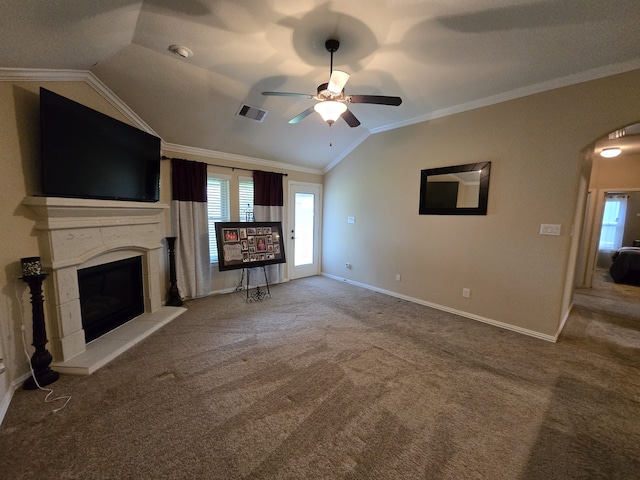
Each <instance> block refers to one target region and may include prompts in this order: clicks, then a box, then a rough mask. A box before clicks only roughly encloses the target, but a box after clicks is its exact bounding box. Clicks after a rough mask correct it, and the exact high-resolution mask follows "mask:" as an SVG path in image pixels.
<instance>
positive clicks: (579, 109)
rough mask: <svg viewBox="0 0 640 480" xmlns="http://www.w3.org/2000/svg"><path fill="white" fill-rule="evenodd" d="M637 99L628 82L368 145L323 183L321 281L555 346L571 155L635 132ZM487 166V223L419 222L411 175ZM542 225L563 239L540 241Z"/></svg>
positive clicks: (567, 253) (581, 88) (571, 202)
mask: <svg viewBox="0 0 640 480" xmlns="http://www.w3.org/2000/svg"><path fill="white" fill-rule="evenodd" d="M632 99H635V101H632ZM638 99H640V71H634V72H631V73H626V74H622V75H617V76H613V77H609V78H605V79H601V80H596V81H592V82H587V83H582V84H578V85H574V86H571V87H566V88H561V89H557V90H553V91H549V92H545V93H541V94H536V95H532V96H529V97H525V98H521V99H517V100H513V101H509V102H504V103H501V104H498V105H493V106H489V107H485V108H480V109H477V110H474V111H469V112H465V113H460V114H457V115H451V116H448V117H444V118H439V119H436V120H432V121H428V122H424V123H421V124H416V125H412V126H408V127H405V128H401V129H397V130H392V131H388V132H384V133H379V134H376V135H373V136H371V137H369V138H368V139H367V140H366V141H365V142H364V144H363V145H361V146H360V147H359V148H358V149H356V150H355V151H354V152H352V154H351V155H349V156H348V157H347V158H345V159H344V160H343V161H342V162H341V163H339V164H338V165H337V166H336V167H335V168H333V169H332V170H331V171H330V172H329V173H328V174H327V175H326V176H325V196H324V198H325V205H324V231H323V248H324V255H323V272H325V273H327V274H330V275H334V276H337V277H339V278H345V279H347V280H351V281H353V282H359V283H362V284H366V285H370V286H373V287H375V288H378V289H382V290H387V291H390V292H393V293H395V294H398V295H400V296H406V297H410V298H413V299H416V300H418V301H422V302H425V303H431V304H436V305H439V306H442V307H445V308H449V309H453V310H457V311H461V312H465V314H468V315H469V316H471V317H475V318H479V319H484V320H487V321H492V322H498V323H502V324H505V325H508V326H510V327H512V328H515V329H523V330H526V331H528V332H529V333H532V334H539V335H540V336H543V337H544V338H553V337H554V336H555V335H556V334H557V333H558V329H559V327H560V324H561V322H562V319H563V318H564V316H565V314H566V313H567V309H568V307H569V304H570V303H569V301H568V299H570V294H569V295H567V289H570V288H571V283H572V282H567V275H572V273H569V272H573V267H572V265H570V262H573V263H575V260H574V259H575V257H576V255H575V250H576V249H577V245H578V242H572V241H571V231H572V225H573V223H574V222H575V221H576V219H575V213H576V208H577V207H581V205H582V203H581V202H578V201H577V199H578V191H579V188H580V182H579V180H580V172H581V168H580V167H581V164H580V158H581V151H582V150H583V149H584V148H585V147H587V146H588V145H589V144H590V143H591V142H594V141H595V140H596V139H597V138H599V137H601V136H603V135H604V134H606V133H608V132H610V131H612V130H614V129H616V128H619V127H620V126H624V125H628V124H631V123H634V122H637V121H638V120H639V115H640V114H639V113H638V112H639V109H638V107H640V101H639V100H638ZM487 160H490V161H492V162H493V163H492V168H491V183H490V189H489V206H488V214H487V216H478V217H476V216H435V215H418V194H419V180H420V170H421V169H424V168H432V167H440V166H447V165H457V164H465V163H474V162H481V161H487ZM583 190H585V191H586V189H585V188H583ZM347 216H355V217H356V223H355V224H348V223H347ZM542 223H551V224H560V225H561V226H562V232H561V235H560V236H541V235H539V229H540V224H542ZM578 231H580V230H579V229H578ZM346 262H349V263H351V265H352V268H351V269H346V268H345V267H344V265H345V263H346ZM396 274H400V275H401V281H400V282H398V281H396V280H395V276H396ZM462 288H470V289H471V298H468V299H466V298H463V297H462V295H461V292H462ZM569 293H570V292H569Z"/></svg>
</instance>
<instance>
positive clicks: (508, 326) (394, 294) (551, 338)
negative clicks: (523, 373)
mask: <svg viewBox="0 0 640 480" xmlns="http://www.w3.org/2000/svg"><path fill="white" fill-rule="evenodd" d="M321 275H322V276H323V277H327V278H331V279H333V280H338V281H340V282H346V283H348V284H350V285H355V286H356V287H361V288H366V289H367V290H372V291H374V292H378V293H382V294H384V295H389V296H390V297H395V298H400V299H402V300H406V301H408V302H412V303H417V304H419V305H424V306H425V307H430V308H435V309H436V310H441V311H443V312H448V313H452V314H454V315H458V316H460V317H464V318H469V319H471V320H476V321H478V322H482V323H487V324H489V325H493V326H494V327H499V328H503V329H505V330H511V331H512V332H517V333H521V334H523V335H527V336H529V337H534V338H539V339H540V340H545V341H547V342H552V343H555V342H556V340H557V335H556V336H553V335H546V334H544V333H540V332H536V331H535V330H529V329H527V328H522V327H517V326H515V325H511V324H509V323H504V322H500V321H498V320H494V319H492V318H487V317H482V316H480V315H476V314H474V313H469V312H465V311H462V310H457V309H455V308H450V307H447V306H445V305H439V304H437V303H432V302H427V301H426V300H421V299H419V298H414V297H409V296H407V295H402V294H401V293H397V292H393V291H391V290H385V289H383V288H378V287H374V286H372V285H367V284H366V283H360V282H355V281H353V280H349V279H347V278H344V277H338V276H336V275H331V274H329V273H324V272H323V273H321Z"/></svg>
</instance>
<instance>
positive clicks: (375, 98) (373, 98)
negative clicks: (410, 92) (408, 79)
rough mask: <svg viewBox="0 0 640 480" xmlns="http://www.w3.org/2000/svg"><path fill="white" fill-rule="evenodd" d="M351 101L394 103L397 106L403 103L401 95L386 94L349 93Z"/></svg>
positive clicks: (348, 97)
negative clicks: (388, 95)
mask: <svg viewBox="0 0 640 480" xmlns="http://www.w3.org/2000/svg"><path fill="white" fill-rule="evenodd" d="M346 100H347V102H349V103H373V104H375V105H392V106H394V107H397V106H398V105H400V104H401V103H402V99H401V98H400V97H387V96H386V95H348V96H347V98H346Z"/></svg>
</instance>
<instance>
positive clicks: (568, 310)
mask: <svg viewBox="0 0 640 480" xmlns="http://www.w3.org/2000/svg"><path fill="white" fill-rule="evenodd" d="M571 310H573V302H571V305H569V308H568V309H567V311H566V312H564V315H563V316H562V321H561V322H560V326H559V327H558V331H557V332H556V334H555V340H554V341H555V342H557V341H558V338H559V337H560V334H561V333H562V330H564V325H565V324H566V323H567V320H569V315H571Z"/></svg>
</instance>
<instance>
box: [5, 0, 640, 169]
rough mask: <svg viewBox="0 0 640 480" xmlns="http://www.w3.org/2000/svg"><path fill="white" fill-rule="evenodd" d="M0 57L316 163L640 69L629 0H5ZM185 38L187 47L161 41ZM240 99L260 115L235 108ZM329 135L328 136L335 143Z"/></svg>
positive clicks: (637, 10)
mask: <svg viewBox="0 0 640 480" xmlns="http://www.w3.org/2000/svg"><path fill="white" fill-rule="evenodd" d="M0 5H1V8H2V17H3V28H2V29H0V39H1V40H2V42H3V45H4V46H3V48H2V49H1V50H0V67H2V68H17V69H25V68H28V69H69V70H80V71H90V72H92V73H93V74H94V75H95V76H96V77H97V78H98V79H99V80H100V81H101V82H102V83H104V84H105V85H106V86H107V87H108V88H109V89H111V90H112V91H113V92H114V93H115V94H116V95H117V96H118V97H120V98H121V99H122V100H123V101H124V102H125V103H126V104H127V105H128V106H129V107H130V108H131V109H133V110H134V111H135V112H136V113H137V114H138V115H139V116H140V117H141V118H142V119H143V120H144V121H145V122H146V123H147V124H148V125H149V126H150V127H151V128H152V129H153V130H154V131H155V132H156V133H157V134H158V135H159V136H160V137H162V139H163V140H164V141H165V142H168V143H171V144H177V145H184V146H189V147H195V148H200V149H206V150H211V151H216V152H224V153H226V154H234V155H240V156H247V157H254V158H259V159H264V160H270V161H275V162H283V163H288V164H291V165H297V166H299V167H303V168H310V169H316V170H323V169H326V168H327V166H330V165H331V164H332V163H334V162H335V161H338V160H340V159H341V158H342V157H343V156H344V155H346V154H347V153H348V152H349V151H351V150H352V149H353V148H355V147H356V146H357V145H358V144H359V143H360V142H362V141H363V140H364V139H365V138H366V137H367V136H368V135H370V134H372V133H375V132H378V131H382V130H385V129H389V128H394V127H397V126H401V125H407V124H411V123H415V122H417V121H422V120H425V119H428V118H433V117H437V116H439V115H442V114H446V113H450V112H455V111H460V110H464V109H467V108H471V107H474V106H479V105H483V104H487V103H491V102H494V101H499V100H501V99H506V98H514V97H516V96H518V95H523V94H526V93H531V92H535V91H540V90H544V89H548V88H553V87H556V86H561V85H565V84H570V83H573V82H576V81H581V80H587V79H590V78H597V77H599V76H603V75H607V74H611V73H616V72H620V71H625V70H632V69H636V68H640V42H639V41H638V38H639V34H640V2H638V0H542V1H541V0H538V1H534V0H436V1H419V0H368V1H366V2H365V1H354V0H342V1H322V0H263V1H257V0H181V1H173V0H144V1H134V0H66V1H64V2H61V1H57V2H43V1H41V0H21V1H19V2H18V1H13V0H0ZM328 38H335V39H338V40H339V41H340V48H339V49H338V51H337V52H335V54H334V65H333V66H334V69H338V70H343V71H346V72H348V73H349V74H350V75H351V77H350V79H349V81H348V83H347V85H346V94H365V95H392V96H400V97H402V100H403V101H402V104H401V105H400V106H397V107H395V106H386V105H369V104H350V105H349V109H350V110H351V112H352V113H353V114H354V115H355V116H356V117H357V118H358V119H359V120H360V122H361V125H360V126H358V127H355V128H351V127H349V125H348V124H347V123H346V122H344V121H341V120H338V121H337V122H336V123H335V124H334V125H333V126H332V127H329V126H328V125H327V124H326V123H324V122H323V121H322V119H321V118H320V116H319V115H318V114H317V113H313V114H311V115H309V116H308V117H306V118H305V119H304V120H302V121H301V122H299V123H297V124H294V125H292V124H289V123H288V121H289V120H290V119H291V118H293V117H295V116H296V115H298V114H299V113H300V112H302V111H304V110H305V109H307V108H309V107H310V106H312V105H313V104H314V103H315V102H316V100H313V99H308V98H304V97H279V96H263V95H262V94H261V93H262V92H263V91H279V92H296V93H308V94H310V95H313V94H315V93H316V88H317V86H318V85H320V84H322V83H325V82H327V81H328V79H329V73H330V65H329V63H330V55H329V53H328V52H327V51H326V49H325V45H324V44H325V41H326V40H327V39H328ZM171 45H181V46H184V47H187V48H188V49H190V50H191V51H192V52H193V56H191V57H190V58H182V57H180V56H177V55H175V54H173V53H171V52H170V51H169V47H170V46H171ZM243 104H248V105H250V106H253V107H257V108H259V109H264V110H267V111H268V113H267V115H266V116H265V117H264V119H263V121H261V122H256V121H254V120H251V119H248V118H245V117H241V116H238V115H237V113H238V110H239V109H240V108H241V106H242V105H243ZM330 144H332V145H333V146H330Z"/></svg>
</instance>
